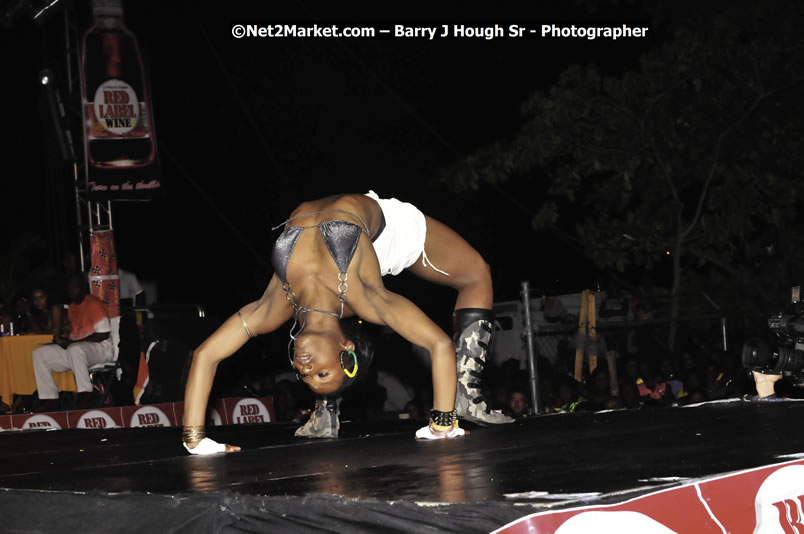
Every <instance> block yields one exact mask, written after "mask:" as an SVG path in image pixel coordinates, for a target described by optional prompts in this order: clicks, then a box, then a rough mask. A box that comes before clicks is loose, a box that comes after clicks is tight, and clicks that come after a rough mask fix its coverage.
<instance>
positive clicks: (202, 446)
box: [182, 438, 240, 456]
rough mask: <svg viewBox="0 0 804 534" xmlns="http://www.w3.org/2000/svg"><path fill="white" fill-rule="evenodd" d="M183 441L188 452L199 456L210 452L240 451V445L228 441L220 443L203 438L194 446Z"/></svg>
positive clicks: (207, 454)
mask: <svg viewBox="0 0 804 534" xmlns="http://www.w3.org/2000/svg"><path fill="white" fill-rule="evenodd" d="M182 443H183V444H184V448H185V449H187V452H189V453H190V454H196V455H199V456H209V455H210V454H220V453H222V452H239V451H240V447H238V446H237V445H227V444H226V443H218V442H217V441H215V440H214V439H210V438H204V439H202V440H201V441H199V442H198V443H197V444H196V445H195V446H194V447H190V446H189V445H187V444H186V443H184V442H182Z"/></svg>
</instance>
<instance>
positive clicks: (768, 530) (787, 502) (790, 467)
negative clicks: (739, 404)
mask: <svg viewBox="0 0 804 534" xmlns="http://www.w3.org/2000/svg"><path fill="white" fill-rule="evenodd" d="M589 532H594V533H596V534H609V533H610V534H615V533H616V534H623V533H639V534H665V533H671V532H678V533H687V532H695V533H701V534H704V533H710V532H711V533H717V534H723V533H742V532H745V533H753V534H804V460H793V461H790V462H787V463H782V464H776V465H771V466H765V467H758V468H755V469H748V470H745V471H739V472H736V473H731V474H728V475H722V476H716V477H713V478H709V479H703V480H699V481H696V482H694V483H690V484H687V485H683V486H680V487H677V488H671V489H667V490H663V491H657V492H655V493H650V494H648V495H643V496H642V497H638V498H636V499H632V500H629V501H626V502H623V503H619V504H613V505H605V506H587V507H582V508H572V509H569V510H560V511H555V512H543V513H537V514H532V515H529V516H525V517H523V518H522V519H519V520H517V521H514V522H513V523H510V524H508V525H506V526H504V527H502V528H500V529H498V530H496V531H494V534H525V533H528V534H540V533H550V534H586V533H589Z"/></svg>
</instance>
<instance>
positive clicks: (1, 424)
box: [0, 397, 274, 431]
mask: <svg viewBox="0 0 804 534" xmlns="http://www.w3.org/2000/svg"><path fill="white" fill-rule="evenodd" d="M183 417H184V403H183V402H173V403H168V404H148V405H145V406H123V407H119V408H97V409H94V410H76V411H68V412H48V413H38V414H30V413H27V414H20V415H3V416H0V431H2V430H28V429H50V430H57V429H62V428H94V429H98V428H143V427H164V426H182V424H183ZM273 420H274V400H273V397H261V398H258V399H254V398H234V399H220V400H217V401H215V402H213V403H210V406H209V410H208V414H207V425H209V426H221V425H244V424H255V423H270V422H271V421H273Z"/></svg>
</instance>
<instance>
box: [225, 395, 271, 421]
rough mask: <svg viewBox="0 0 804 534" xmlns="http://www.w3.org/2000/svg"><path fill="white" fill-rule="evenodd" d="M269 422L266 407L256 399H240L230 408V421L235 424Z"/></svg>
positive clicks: (269, 417) (269, 418)
mask: <svg viewBox="0 0 804 534" xmlns="http://www.w3.org/2000/svg"><path fill="white" fill-rule="evenodd" d="M270 422H271V416H270V415H269V414H268V409H267V408H266V407H265V405H264V404H263V403H262V402H260V401H258V400H257V399H241V400H240V402H238V403H237V404H235V407H234V409H233V410H232V423H234V424H236V425H242V424H246V423H270Z"/></svg>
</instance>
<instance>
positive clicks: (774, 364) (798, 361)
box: [742, 286, 804, 374]
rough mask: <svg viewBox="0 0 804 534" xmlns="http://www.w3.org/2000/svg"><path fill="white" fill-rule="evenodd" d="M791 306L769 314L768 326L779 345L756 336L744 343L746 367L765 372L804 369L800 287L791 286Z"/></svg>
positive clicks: (803, 320)
mask: <svg viewBox="0 0 804 534" xmlns="http://www.w3.org/2000/svg"><path fill="white" fill-rule="evenodd" d="M791 302H792V306H791V308H790V310H789V312H788V313H785V312H778V313H774V314H773V315H771V316H770V317H769V318H768V327H769V328H770V330H771V332H773V333H774V334H776V347H775V348H772V347H771V344H769V343H767V342H766V341H764V340H762V339H759V338H753V339H749V340H747V341H746V342H745V343H744V344H743V355H742V363H743V367H745V368H747V369H752V370H754V371H758V372H760V373H764V374H782V373H783V372H785V371H789V372H791V373H801V372H802V371H804V303H802V302H801V299H800V287H799V286H795V287H794V288H793V290H792V299H791Z"/></svg>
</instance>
